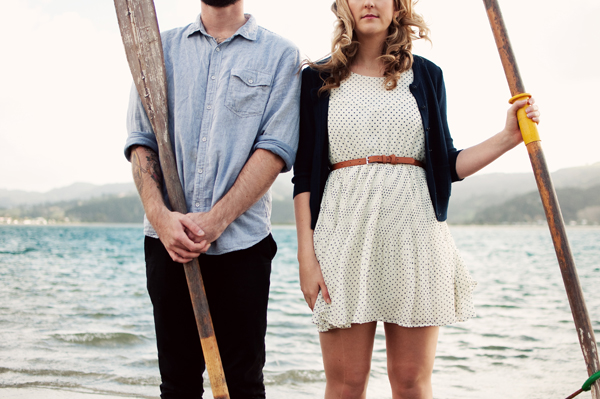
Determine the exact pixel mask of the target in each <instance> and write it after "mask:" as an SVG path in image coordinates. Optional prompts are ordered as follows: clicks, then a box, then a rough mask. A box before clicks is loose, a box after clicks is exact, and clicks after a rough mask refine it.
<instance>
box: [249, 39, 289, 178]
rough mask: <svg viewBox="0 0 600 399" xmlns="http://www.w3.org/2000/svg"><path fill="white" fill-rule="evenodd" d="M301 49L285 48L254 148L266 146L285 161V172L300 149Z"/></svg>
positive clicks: (264, 148) (265, 148)
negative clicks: (286, 49) (260, 132)
mask: <svg viewBox="0 0 600 399" xmlns="http://www.w3.org/2000/svg"><path fill="white" fill-rule="evenodd" d="M299 67H300V53H299V52H298V50H297V49H295V48H290V49H289V50H288V51H286V52H285V53H284V54H283V56H282V57H281V60H280V62H279V66H278V67H277V73H276V75H275V77H274V79H273V86H272V90H271V94H270V96H269V100H268V102H267V105H266V107H265V112H264V116H263V123H262V129H261V130H262V134H260V135H259V136H258V137H257V140H256V143H255V144H254V148H253V149H254V150H257V149H263V150H267V151H270V152H272V153H274V154H276V155H278V156H279V157H280V158H281V159H283V161H284V162H285V166H284V168H283V170H282V172H287V171H289V170H291V169H292V166H293V165H294V161H295V159H296V151H297V149H298V135H299V123H300V115H299V113H300V74H299Z"/></svg>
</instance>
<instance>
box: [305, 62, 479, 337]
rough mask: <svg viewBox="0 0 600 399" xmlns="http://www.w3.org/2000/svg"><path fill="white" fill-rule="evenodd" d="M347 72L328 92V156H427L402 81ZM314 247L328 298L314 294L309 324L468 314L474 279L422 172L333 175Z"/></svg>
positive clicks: (439, 321) (382, 168) (449, 318)
mask: <svg viewBox="0 0 600 399" xmlns="http://www.w3.org/2000/svg"><path fill="white" fill-rule="evenodd" d="M384 80H385V79H384V78H377V77H367V76H362V75H357V74H354V73H353V74H351V75H350V77H349V78H348V79H347V80H345V81H344V82H342V85H341V87H339V88H336V89H333V90H332V91H331V95H330V99H329V120H328V129H329V160H330V162H331V163H332V164H333V163H337V162H341V161H347V160H350V159H357V158H364V157H366V156H368V155H392V154H394V155H396V156H402V157H412V158H415V159H418V160H420V161H424V159H425V138H424V132H423V124H422V120H421V115H420V113H419V110H418V108H417V104H416V101H415V99H414V97H413V96H412V94H411V92H410V90H409V85H410V84H411V83H412V81H413V73H412V70H409V71H407V72H405V73H404V74H402V76H401V78H400V80H399V82H398V86H397V87H396V89H394V90H391V91H390V90H385V89H384V87H383V83H384ZM314 246H315V254H316V256H317V260H318V261H319V263H320V265H321V270H322V271H323V277H324V279H325V284H326V285H327V288H328V290H329V294H330V296H331V300H332V303H331V304H326V303H325V301H324V300H323V297H322V295H321V294H319V297H318V299H317V302H316V304H315V308H314V312H313V322H314V323H315V324H316V325H317V327H318V330H319V331H321V332H325V331H328V330H330V329H334V328H349V327H350V325H351V324H352V323H367V322H371V321H383V322H387V323H395V324H398V325H400V326H404V327H423V326H441V325H447V324H451V323H454V322H457V321H464V320H466V319H469V318H472V317H474V316H475V312H474V309H473V303H472V298H471V292H472V290H473V287H474V286H475V284H476V283H475V282H474V281H473V280H472V278H471V277H470V276H469V272H468V270H467V268H466V267H465V265H464V263H463V260H462V258H461V256H460V254H459V253H458V250H457V249H456V247H455V245H454V241H453V239H452V237H451V235H450V232H449V230H448V226H447V224H446V223H445V222H438V220H437V219H436V217H435V212H434V210H433V206H432V204H431V199H430V197H429V190H428V188H427V181H426V177H425V170H424V169H423V168H421V167H418V166H413V165H390V164H369V165H360V166H351V167H347V168H342V169H338V170H335V171H333V172H331V173H330V175H329V178H328V180H327V184H326V186H325V192H324V194H323V200H322V203H321V210H320V213H319V218H318V220H317V225H316V227H315V231H314Z"/></svg>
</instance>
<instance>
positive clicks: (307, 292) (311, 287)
mask: <svg viewBox="0 0 600 399" xmlns="http://www.w3.org/2000/svg"><path fill="white" fill-rule="evenodd" d="M300 289H301V290H302V293H303V294H304V300H305V301H306V303H307V304H308V307H309V308H310V310H314V308H315V302H316V301H317V297H318V296H319V291H321V292H322V293H323V299H324V300H325V302H326V303H331V298H330V297H329V291H327V286H326V285H325V280H324V279H323V273H322V272H321V265H319V262H318V261H317V257H316V256H315V254H314V252H312V254H307V255H306V256H304V257H303V259H302V260H300Z"/></svg>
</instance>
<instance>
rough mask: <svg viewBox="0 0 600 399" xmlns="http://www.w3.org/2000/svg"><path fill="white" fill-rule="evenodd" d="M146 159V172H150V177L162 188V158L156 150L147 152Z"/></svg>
mask: <svg viewBox="0 0 600 399" xmlns="http://www.w3.org/2000/svg"><path fill="white" fill-rule="evenodd" d="M146 160H147V161H148V163H147V164H146V165H147V169H146V173H149V174H150V177H151V178H152V180H154V182H155V183H156V187H158V189H159V190H160V189H161V187H162V183H163V175H162V170H161V169H160V160H159V159H158V154H157V153H155V152H151V151H148V152H147V153H146Z"/></svg>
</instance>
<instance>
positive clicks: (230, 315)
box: [125, 0, 299, 399]
mask: <svg viewBox="0 0 600 399" xmlns="http://www.w3.org/2000/svg"><path fill="white" fill-rule="evenodd" d="M243 4H244V0H202V3H201V7H202V8H201V14H200V16H199V17H198V19H197V20H196V22H195V23H193V24H190V25H188V26H186V27H183V28H178V29H174V30H171V31H168V32H164V33H163V34H162V40H163V48H164V54H165V65H166V68H167V80H168V93H169V97H168V104H169V128H170V134H171V139H172V143H173V147H174V152H175V157H176V162H177V168H178V170H179V175H180V179H181V182H182V185H183V190H184V193H185V197H186V202H187V207H188V210H189V212H190V213H188V214H187V215H183V214H179V213H176V212H172V211H170V210H169V208H168V201H166V191H165V188H164V185H163V177H162V174H161V170H160V165H159V162H158V156H157V155H156V154H157V151H158V147H157V144H156V140H155V138H154V133H153V132H152V128H151V125H150V122H149V121H148V118H147V116H146V113H145V111H144V109H143V107H142V104H141V102H140V100H139V98H138V94H137V92H136V91H135V89H133V90H132V94H131V99H130V107H129V112H128V131H129V136H128V139H127V143H126V147H125V154H126V156H127V158H128V159H129V160H130V161H131V163H132V167H133V175H134V180H135V183H136V186H137V188H138V191H139V193H140V197H141V199H142V202H143V204H144V209H145V211H146V217H145V220H144V232H145V235H146V239H145V252H146V271H147V286H148V292H149V294H150V299H151V301H152V304H153V307H154V320H155V327H156V338H157V345H158V359H159V368H160V372H161V378H162V384H161V397H162V398H164V399H169V398H177V399H185V398H201V397H202V393H203V388H202V372H203V370H204V368H205V367H204V360H203V356H202V350H201V346H200V339H199V336H198V332H197V328H196V322H195V319H194V315H193V311H192V307H191V302H190V297H189V292H188V288H187V283H186V279H185V274H184V270H183V267H182V265H181V263H185V262H188V261H190V260H192V259H193V258H194V257H198V256H200V265H201V270H202V275H203V279H204V285H205V288H206V294H207V298H208V302H209V306H210V310H211V314H212V319H213V324H214V329H215V335H216V337H217V342H218V344H219V350H220V353H221V358H222V361H223V367H224V370H225V378H226V379H227V383H228V387H229V392H230V395H231V398H232V399H236V398H238V399H239V398H264V397H265V388H264V384H263V374H262V368H263V366H264V362H265V342H264V339H265V333H266V313H267V300H268V295H269V276H270V271H271V260H272V258H273V257H274V256H275V252H276V250H277V246H276V245H275V242H274V241H273V238H272V236H271V234H270V222H269V218H270V214H271V199H270V194H269V193H268V190H269V187H270V186H271V184H272V183H273V181H274V180H275V178H276V177H277V175H278V174H279V173H280V172H282V171H283V172H285V171H288V170H290V168H291V167H292V165H293V162H294V158H295V154H296V148H297V143H298V123H299V122H298V113H299V76H298V73H297V72H298V66H299V53H298V50H297V49H296V48H295V47H294V46H293V45H292V44H291V43H290V42H288V41H286V40H284V39H282V38H281V37H279V36H277V35H275V34H273V33H271V32H269V31H267V30H265V29H263V28H261V27H259V26H257V24H256V21H255V19H254V17H252V16H250V15H248V14H244V12H243ZM201 254H202V255H201Z"/></svg>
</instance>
